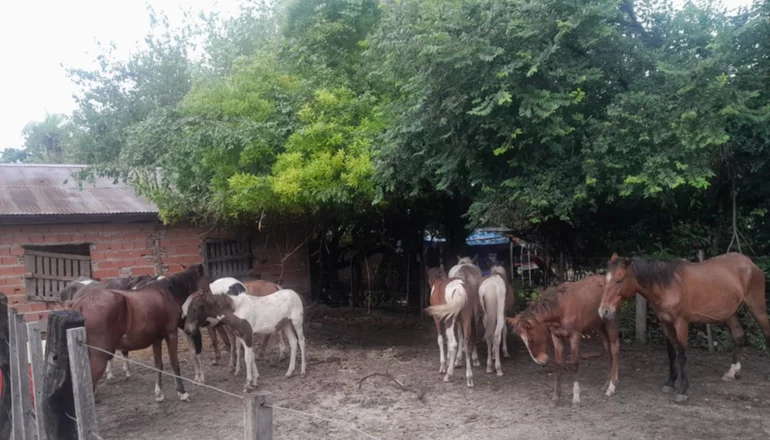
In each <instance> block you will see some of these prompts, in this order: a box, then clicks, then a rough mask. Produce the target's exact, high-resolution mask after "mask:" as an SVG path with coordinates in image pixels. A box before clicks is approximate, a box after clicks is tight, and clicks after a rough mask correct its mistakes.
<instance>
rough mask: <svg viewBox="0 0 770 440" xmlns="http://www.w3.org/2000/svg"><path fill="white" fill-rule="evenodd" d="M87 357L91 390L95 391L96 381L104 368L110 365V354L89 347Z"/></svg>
mask: <svg viewBox="0 0 770 440" xmlns="http://www.w3.org/2000/svg"><path fill="white" fill-rule="evenodd" d="M89 342H90V341H89ZM88 358H89V359H88V360H89V363H90V365H91V384H92V385H93V391H94V392H96V383H97V382H98V381H99V379H100V378H101V377H102V374H104V371H105V369H107V368H108V366H109V365H110V361H111V360H112V359H111V358H112V356H111V355H108V354H106V353H103V352H101V351H96V350H91V349H89V350H88Z"/></svg>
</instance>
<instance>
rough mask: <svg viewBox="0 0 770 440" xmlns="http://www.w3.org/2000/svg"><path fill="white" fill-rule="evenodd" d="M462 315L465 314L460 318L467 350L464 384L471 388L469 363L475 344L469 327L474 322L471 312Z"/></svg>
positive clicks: (471, 379)
mask: <svg viewBox="0 0 770 440" xmlns="http://www.w3.org/2000/svg"><path fill="white" fill-rule="evenodd" d="M463 315H465V316H463V317H462V319H463V330H464V332H465V334H466V337H465V350H466V351H467V352H466V356H465V384H466V385H467V386H468V388H473V367H472V365H471V364H472V361H471V352H472V351H474V350H475V348H476V345H477V344H476V341H475V338H473V337H472V334H473V330H472V329H471V327H472V326H475V325H476V322H475V321H474V320H473V313H465V314H463ZM477 357H478V355H477ZM476 362H478V359H476Z"/></svg>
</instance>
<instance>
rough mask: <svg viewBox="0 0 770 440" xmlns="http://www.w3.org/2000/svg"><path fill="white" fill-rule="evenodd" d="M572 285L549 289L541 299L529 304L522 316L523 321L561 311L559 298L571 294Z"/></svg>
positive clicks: (565, 284)
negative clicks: (570, 287) (570, 286)
mask: <svg viewBox="0 0 770 440" xmlns="http://www.w3.org/2000/svg"><path fill="white" fill-rule="evenodd" d="M569 284H570V283H564V284H562V285H560V286H558V287H549V288H548V289H547V290H546V291H545V292H543V294H542V295H540V298H538V299H536V300H535V301H533V302H531V303H530V304H529V307H527V309H526V310H524V312H523V314H522V318H523V319H532V318H538V317H542V316H543V315H550V314H552V313H554V312H557V311H558V310H559V298H561V297H562V296H563V295H566V294H568V293H569V292H570V289H568V287H569Z"/></svg>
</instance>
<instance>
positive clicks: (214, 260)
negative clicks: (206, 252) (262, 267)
mask: <svg viewBox="0 0 770 440" xmlns="http://www.w3.org/2000/svg"><path fill="white" fill-rule="evenodd" d="M247 258H250V256H249V255H230V256H227V257H218V258H209V261H210V262H212V263H220V262H224V261H234V260H245V259H247Z"/></svg>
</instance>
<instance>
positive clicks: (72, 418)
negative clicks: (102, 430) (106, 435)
mask: <svg viewBox="0 0 770 440" xmlns="http://www.w3.org/2000/svg"><path fill="white" fill-rule="evenodd" d="M64 415H65V416H67V417H69V418H70V420H72V421H73V422H75V423H77V422H78V419H76V418H74V417H72V416H71V415H69V414H68V413H66V412H65V413H64ZM88 433H89V434H91V435H92V436H94V437H96V440H104V439H103V438H102V437H101V436H100V435H99V434H97V433H95V432H92V431H88Z"/></svg>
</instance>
